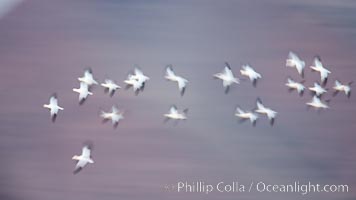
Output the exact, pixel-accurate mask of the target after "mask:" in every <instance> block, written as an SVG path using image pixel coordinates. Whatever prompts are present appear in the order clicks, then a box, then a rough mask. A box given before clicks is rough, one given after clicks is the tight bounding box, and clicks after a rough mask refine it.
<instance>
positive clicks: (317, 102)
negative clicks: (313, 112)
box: [306, 96, 329, 109]
mask: <svg viewBox="0 0 356 200" xmlns="http://www.w3.org/2000/svg"><path fill="white" fill-rule="evenodd" d="M306 104H307V105H308V106H309V107H313V108H316V109H321V108H323V109H327V108H329V106H328V105H327V104H325V103H323V102H322V101H321V100H320V98H319V97H317V96H313V99H312V100H311V101H310V102H307V103H306Z"/></svg>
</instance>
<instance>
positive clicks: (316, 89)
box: [309, 83, 327, 97]
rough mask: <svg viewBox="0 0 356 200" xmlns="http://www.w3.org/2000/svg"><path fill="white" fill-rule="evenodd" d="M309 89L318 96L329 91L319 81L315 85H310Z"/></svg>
mask: <svg viewBox="0 0 356 200" xmlns="http://www.w3.org/2000/svg"><path fill="white" fill-rule="evenodd" d="M309 90H310V91H312V92H313V93H314V94H315V95H316V96H318V97H320V96H321V95H322V94H324V93H326V92H327V91H326V89H325V88H323V87H321V85H319V84H318V83H314V86H313V87H309Z"/></svg>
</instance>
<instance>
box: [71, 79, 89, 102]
mask: <svg viewBox="0 0 356 200" xmlns="http://www.w3.org/2000/svg"><path fill="white" fill-rule="evenodd" d="M73 91H74V92H77V93H79V104H80V105H82V104H83V103H84V101H85V100H86V99H87V97H88V95H93V93H92V92H90V91H89V87H88V85H87V84H86V83H84V82H80V88H73Z"/></svg>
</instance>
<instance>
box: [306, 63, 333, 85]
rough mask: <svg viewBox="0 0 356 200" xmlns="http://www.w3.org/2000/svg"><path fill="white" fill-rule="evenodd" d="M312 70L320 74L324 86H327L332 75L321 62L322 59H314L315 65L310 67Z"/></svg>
mask: <svg viewBox="0 0 356 200" xmlns="http://www.w3.org/2000/svg"><path fill="white" fill-rule="evenodd" d="M310 68H311V69H312V70H313V71H317V72H319V73H320V81H321V83H322V84H326V82H327V80H328V75H329V74H330V73H331V72H330V71H329V70H327V69H326V68H325V67H324V66H323V63H322V62H321V59H320V57H315V58H314V65H313V66H310Z"/></svg>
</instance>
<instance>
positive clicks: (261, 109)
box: [255, 99, 277, 126]
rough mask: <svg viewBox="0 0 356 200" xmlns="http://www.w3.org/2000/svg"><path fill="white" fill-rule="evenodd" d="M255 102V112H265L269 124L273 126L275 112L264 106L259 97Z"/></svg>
mask: <svg viewBox="0 0 356 200" xmlns="http://www.w3.org/2000/svg"><path fill="white" fill-rule="evenodd" d="M256 104H257V109H256V110H255V112H257V113H260V114H265V115H266V116H267V118H268V119H269V121H270V124H271V125H272V126H273V124H274V120H275V118H276V116H277V112H276V111H274V110H272V109H270V108H267V107H265V106H264V105H263V104H262V101H261V100H260V99H257V102H256Z"/></svg>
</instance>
